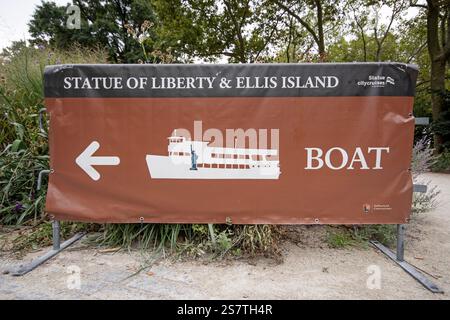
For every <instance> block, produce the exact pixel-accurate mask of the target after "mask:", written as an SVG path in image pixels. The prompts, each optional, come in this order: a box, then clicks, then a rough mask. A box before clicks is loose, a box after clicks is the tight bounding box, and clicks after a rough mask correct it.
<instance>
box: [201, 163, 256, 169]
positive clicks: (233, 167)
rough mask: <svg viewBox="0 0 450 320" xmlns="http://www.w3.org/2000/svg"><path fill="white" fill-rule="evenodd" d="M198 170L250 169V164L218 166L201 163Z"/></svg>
mask: <svg viewBox="0 0 450 320" xmlns="http://www.w3.org/2000/svg"><path fill="white" fill-rule="evenodd" d="M197 167H198V168H217V169H250V165H248V164H217V163H199V164H197Z"/></svg>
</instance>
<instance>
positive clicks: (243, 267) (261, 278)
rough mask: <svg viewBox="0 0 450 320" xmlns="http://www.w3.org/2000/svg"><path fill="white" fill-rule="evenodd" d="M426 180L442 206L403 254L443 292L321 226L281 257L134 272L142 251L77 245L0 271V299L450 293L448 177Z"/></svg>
mask: <svg viewBox="0 0 450 320" xmlns="http://www.w3.org/2000/svg"><path fill="white" fill-rule="evenodd" d="M424 178H425V179H426V180H431V181H432V183H433V184H436V185H438V186H439V188H440V190H441V191H442V192H441V194H440V197H439V205H438V207H437V208H436V209H435V210H433V211H432V212H428V213H425V214H420V215H416V216H415V217H414V218H413V221H412V222H411V224H410V225H408V227H407V232H406V251H405V259H406V260H407V261H409V262H411V263H413V264H414V265H416V266H418V267H419V268H421V269H423V270H426V271H427V272H428V273H430V274H432V275H433V276H435V277H436V278H431V277H430V279H431V280H433V281H434V282H435V283H436V284H437V285H438V286H440V287H441V288H442V289H444V291H445V293H444V294H433V293H431V292H429V291H427V290H426V289H425V288H424V287H422V286H421V285H420V284H419V283H418V282H416V281H415V280H414V279H413V278H411V277H410V276H409V275H407V274H406V273H405V272H404V271H402V270H401V269H400V268H399V267H398V266H396V265H395V264H394V263H393V262H392V261H390V260H389V259H387V258H386V257H385V256H384V255H382V254H381V253H379V252H377V251H376V250H374V249H373V248H368V249H354V248H349V249H330V248H327V247H326V245H323V243H321V242H320V241H311V237H313V238H314V235H317V234H320V232H317V231H320V230H323V227H318V228H316V229H314V228H304V227H301V228H299V231H298V234H299V241H298V242H297V243H296V244H294V243H292V242H288V243H286V244H285V245H284V246H283V255H284V261H283V262H282V263H276V262H274V261H273V260H270V259H264V258H260V259H256V260H252V261H224V262H213V263H207V264H205V263H202V262H200V261H188V262H170V261H162V262H160V263H157V264H154V265H152V266H151V267H150V268H148V269H146V270H145V271H143V272H141V273H139V274H137V275H134V276H132V275H133V273H135V272H136V271H137V270H139V269H140V268H141V266H142V263H143V261H144V260H145V257H143V256H142V254H141V253H140V252H137V251H133V252H130V253H129V252H115V253H105V252H101V251H99V250H97V249H93V248H86V247H85V246H84V245H83V244H78V245H76V246H74V247H72V248H70V249H68V250H66V251H64V252H62V253H61V254H59V255H58V256H57V257H55V258H54V259H52V260H50V261H49V262H47V263H46V264H45V265H43V266H41V267H39V268H38V269H36V270H35V271H33V272H31V273H29V274H27V275H25V276H23V277H13V276H11V275H7V274H1V275H0V299H215V298H219V299H269V298H273V299H449V298H450V293H449V292H450V175H444V174H427V175H425V176H424ZM320 228H321V229H320ZM322 233H323V232H322ZM46 250H48V248H44V249H43V250H41V251H40V252H34V253H32V254H29V255H27V256H26V257H25V258H24V260H23V261H17V260H14V259H12V258H10V257H8V256H6V255H5V254H3V256H0V269H1V270H4V269H5V268H9V267H11V266H13V265H17V264H19V263H23V262H26V261H29V260H30V259H32V258H34V257H36V256H39V255H41V254H42V253H43V252H45V251H46ZM71 271H74V272H75V274H72V275H71V274H70V272H71ZM77 272H79V278H77V277H76V275H77ZM378 274H379V275H380V277H377V275H378ZM130 276H131V277H130ZM78 279H79V282H78ZM378 280H379V281H378ZM368 282H369V286H368Z"/></svg>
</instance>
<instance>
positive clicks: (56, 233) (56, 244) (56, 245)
mask: <svg viewBox="0 0 450 320" xmlns="http://www.w3.org/2000/svg"><path fill="white" fill-rule="evenodd" d="M52 228H53V250H59V249H60V248H61V239H60V236H61V228H60V224H59V221H58V220H53V222H52Z"/></svg>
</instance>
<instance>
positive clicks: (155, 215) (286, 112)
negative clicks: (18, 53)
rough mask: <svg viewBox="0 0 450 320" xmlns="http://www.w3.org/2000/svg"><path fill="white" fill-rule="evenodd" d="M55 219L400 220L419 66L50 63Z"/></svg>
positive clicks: (51, 207)
mask: <svg viewBox="0 0 450 320" xmlns="http://www.w3.org/2000/svg"><path fill="white" fill-rule="evenodd" d="M44 78H45V79H44V80H45V104H46V107H47V112H48V115H49V117H50V129H49V131H50V135H49V142H50V159H51V161H50V166H51V174H50V178H49V186H48V192H47V202H46V210H47V212H49V213H50V214H52V215H54V216H55V218H56V219H59V220H73V221H92V222H123V223H125V222H136V223H139V222H152V223H235V224H246V223H273V224H313V223H318V224H364V223H380V224H385V223H395V224H397V223H405V222H406V221H407V220H408V218H409V215H410V208H411V201H412V188H413V185H412V179H411V172H410V162H411V153H412V144H413V133H414V117H413V115H412V107H413V99H414V92H415V82H416V78H417V67H416V66H413V65H406V64H400V63H338V64H332V63H329V64H228V65H177V64H173V65H57V66H50V67H47V68H46V70H45V76H44Z"/></svg>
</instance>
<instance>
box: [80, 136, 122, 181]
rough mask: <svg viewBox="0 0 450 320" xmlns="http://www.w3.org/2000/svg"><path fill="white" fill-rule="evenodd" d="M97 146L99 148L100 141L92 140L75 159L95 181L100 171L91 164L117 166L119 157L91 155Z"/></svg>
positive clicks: (98, 177)
mask: <svg viewBox="0 0 450 320" xmlns="http://www.w3.org/2000/svg"><path fill="white" fill-rule="evenodd" d="M98 148H100V143H98V142H97V141H92V143H91V144H90V145H89V146H88V147H87V148H86V149H85V150H84V151H83V152H82V153H81V154H80V155H79V156H78V157H77V158H76V159H75V162H76V164H77V165H79V166H80V168H81V169H83V170H84V172H86V173H87V174H88V176H89V177H91V178H92V180H95V181H97V180H98V179H100V173H98V171H97V170H95V169H94V167H93V166H117V165H118V164H119V163H120V159H119V157H107V156H102V157H94V156H92V155H93V154H94V152H95V151H97V150H98Z"/></svg>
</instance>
